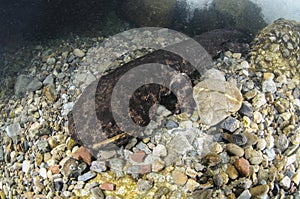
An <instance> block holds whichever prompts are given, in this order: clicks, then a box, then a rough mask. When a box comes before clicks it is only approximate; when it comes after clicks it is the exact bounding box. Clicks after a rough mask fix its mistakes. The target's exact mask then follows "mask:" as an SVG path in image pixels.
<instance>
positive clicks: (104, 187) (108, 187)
mask: <svg viewBox="0 0 300 199" xmlns="http://www.w3.org/2000/svg"><path fill="white" fill-rule="evenodd" d="M100 188H101V189H102V190H107V191H113V190H114V189H115V185H114V184H112V183H109V182H105V183H102V184H101V185H100Z"/></svg>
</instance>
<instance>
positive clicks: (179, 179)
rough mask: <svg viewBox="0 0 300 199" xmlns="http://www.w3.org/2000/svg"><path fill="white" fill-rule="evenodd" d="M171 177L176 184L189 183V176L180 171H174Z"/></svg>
mask: <svg viewBox="0 0 300 199" xmlns="http://www.w3.org/2000/svg"><path fill="white" fill-rule="evenodd" d="M171 175H172V178H173V181H174V183H175V184H178V185H184V184H185V183H186V181H187V176H186V175H185V173H183V172H181V171H179V170H178V169H175V170H174V171H172V174H171Z"/></svg>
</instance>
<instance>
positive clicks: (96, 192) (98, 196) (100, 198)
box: [90, 187, 105, 199]
mask: <svg viewBox="0 0 300 199" xmlns="http://www.w3.org/2000/svg"><path fill="white" fill-rule="evenodd" d="M90 192H91V194H92V196H93V197H94V198H95V199H104V198H105V196H104V193H103V192H102V190H101V189H100V188H99V187H94V188H92V189H91V190H90Z"/></svg>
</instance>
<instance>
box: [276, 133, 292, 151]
mask: <svg viewBox="0 0 300 199" xmlns="http://www.w3.org/2000/svg"><path fill="white" fill-rule="evenodd" d="M274 144H275V146H276V148H277V149H279V150H280V151H281V152H283V151H284V150H286V149H287V148H288V146H289V141H288V139H287V137H286V135H284V134H281V135H279V136H277V137H275V140H274Z"/></svg>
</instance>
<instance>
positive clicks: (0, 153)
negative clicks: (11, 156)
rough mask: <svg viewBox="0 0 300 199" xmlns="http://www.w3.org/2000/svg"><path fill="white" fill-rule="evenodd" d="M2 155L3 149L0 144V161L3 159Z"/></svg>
mask: <svg viewBox="0 0 300 199" xmlns="http://www.w3.org/2000/svg"><path fill="white" fill-rule="evenodd" d="M4 156H5V153H4V149H3V147H2V146H1V147H0V162H2V161H3V160H4Z"/></svg>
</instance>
